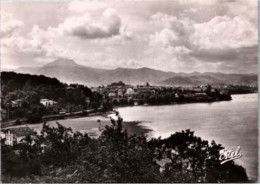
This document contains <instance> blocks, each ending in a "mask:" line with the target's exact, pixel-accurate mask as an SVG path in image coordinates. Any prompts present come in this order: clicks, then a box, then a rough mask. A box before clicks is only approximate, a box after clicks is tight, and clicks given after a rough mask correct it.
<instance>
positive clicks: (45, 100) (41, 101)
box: [40, 99, 57, 107]
mask: <svg viewBox="0 0 260 185" xmlns="http://www.w3.org/2000/svg"><path fill="white" fill-rule="evenodd" d="M40 103H41V104H43V105H44V106H45V107H49V106H53V105H55V104H57V102H56V101H53V100H49V99H41V100H40Z"/></svg>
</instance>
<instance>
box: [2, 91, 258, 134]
mask: <svg viewBox="0 0 260 185" xmlns="http://www.w3.org/2000/svg"><path fill="white" fill-rule="evenodd" d="M247 94H258V92H256V93H246V94H245V95H247ZM232 95H243V94H232ZM232 95H231V100H220V101H208V102H207V101H206V102H203V101H201V102H198V101H194V102H172V103H169V104H148V105H119V106H115V107H114V108H113V110H110V111H106V112H102V111H98V112H93V113H89V114H86V115H82V114H81V115H80V114H78V115H75V114H74V115H73V113H71V114H70V115H68V116H64V115H63V116H62V115H58V116H60V117H59V118H58V119H55V118H53V119H49V120H42V121H40V122H37V123H27V122H26V120H22V121H21V124H16V123H15V122H16V120H13V121H11V122H9V123H1V128H2V129H5V128H8V127H12V126H25V125H27V124H32V125H33V124H40V123H44V122H48V121H59V120H67V119H77V118H84V117H93V116H103V117H106V118H107V116H108V115H109V114H112V113H114V111H116V110H117V109H118V108H125V107H139V106H166V105H184V104H196V103H216V102H226V101H232V100H233V99H232ZM61 117H62V118H61ZM139 122H140V121H139ZM3 124H4V125H3Z"/></svg>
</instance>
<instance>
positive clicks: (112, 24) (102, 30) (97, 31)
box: [58, 8, 121, 39]
mask: <svg viewBox="0 0 260 185" xmlns="http://www.w3.org/2000/svg"><path fill="white" fill-rule="evenodd" d="M120 27H121V19H120V17H119V16H118V14H117V13H116V10H114V9H111V8H109V9H106V10H104V11H103V12H102V14H101V15H100V16H98V17H93V16H91V15H89V13H85V14H84V15H82V16H75V17H70V18H68V19H66V20H65V22H64V23H63V24H61V25H59V27H58V29H60V31H61V32H63V33H64V34H67V35H70V36H76V37H79V38H82V39H97V38H107V37H112V36H114V35H118V34H120Z"/></svg>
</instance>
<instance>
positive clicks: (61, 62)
mask: <svg viewBox="0 0 260 185" xmlns="http://www.w3.org/2000/svg"><path fill="white" fill-rule="evenodd" d="M46 66H47V67H49V66H65V67H69V66H70V67H71V66H78V64H77V63H76V62H75V61H74V60H71V59H68V58H57V59H56V60H54V61H53V62H50V63H48V64H46V65H45V67H46Z"/></svg>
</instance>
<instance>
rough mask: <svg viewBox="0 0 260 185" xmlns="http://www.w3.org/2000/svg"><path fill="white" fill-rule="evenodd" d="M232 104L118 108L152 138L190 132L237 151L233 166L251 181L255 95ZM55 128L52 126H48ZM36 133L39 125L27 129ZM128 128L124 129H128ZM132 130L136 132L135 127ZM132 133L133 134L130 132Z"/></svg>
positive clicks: (90, 120)
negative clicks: (186, 130) (144, 129)
mask: <svg viewBox="0 0 260 185" xmlns="http://www.w3.org/2000/svg"><path fill="white" fill-rule="evenodd" d="M232 99H233V100H232V101H227V102H214V103H196V104H182V105H166V106H134V107H123V108H119V109H118V111H119V112H120V114H121V116H122V117H123V118H124V120H125V121H142V122H141V123H140V124H141V126H142V127H145V128H148V129H151V131H150V134H149V135H151V136H153V137H159V136H161V137H162V138H165V137H168V136H170V135H171V134H173V133H175V132H176V131H182V130H185V129H191V130H192V131H195V135H197V136H200V137H201V138H202V139H205V140H210V141H211V140H215V141H216V142H217V143H219V144H222V145H223V146H224V147H226V149H236V148H237V147H238V146H240V147H241V154H242V158H240V159H237V160H236V162H237V163H238V164H240V165H242V166H244V167H245V168H246V170H247V173H248V175H249V177H250V178H251V179H255V180H256V178H257V176H258V171H257V167H258V123H257V110H258V94H247V95H233V96H232ZM98 119H100V120H101V123H102V125H105V124H109V123H110V121H109V119H108V118H106V117H103V116H93V117H84V118H78V119H68V120H60V121H59V123H61V124H62V125H64V126H67V127H71V128H72V129H73V130H76V131H81V132H87V133H89V134H90V135H91V134H92V135H99V131H98V126H99V124H98V123H97V120H98ZM49 124H50V125H55V122H54V121H52V122H49ZM28 126H30V127H32V128H34V129H35V130H37V131H39V130H40V129H41V127H42V124H34V125H28ZM129 127H131V125H130V126H129V125H128V128H129ZM134 129H138V127H135V128H134ZM134 129H133V130H134Z"/></svg>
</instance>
